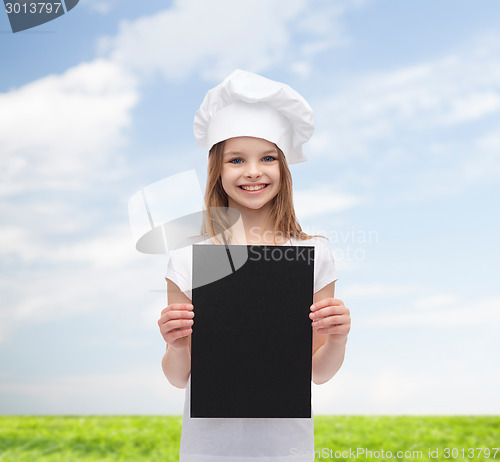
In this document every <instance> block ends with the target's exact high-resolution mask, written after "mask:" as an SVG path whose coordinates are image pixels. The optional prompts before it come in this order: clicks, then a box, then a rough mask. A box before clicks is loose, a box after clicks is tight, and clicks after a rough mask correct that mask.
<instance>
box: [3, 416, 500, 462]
mask: <svg viewBox="0 0 500 462" xmlns="http://www.w3.org/2000/svg"><path fill="white" fill-rule="evenodd" d="M181 423H182V417H178V416H130V417H128V416H36V417H29V416H3V417H0V461H1V462H23V461H26V462H27V461H29V462H39V461H42V462H78V461H83V460H85V461H99V462H101V461H102V462H107V461H114V462H118V461H127V462H134V461H147V462H155V461H161V462H170V461H172V462H174V461H178V453H179V441H180V435H181ZM314 425H315V444H316V451H317V457H316V460H318V461H321V460H325V461H326V460H352V459H353V457H351V458H348V457H342V456H341V455H340V457H339V454H337V457H336V456H335V452H336V451H340V452H342V451H347V452H348V451H349V449H350V450H351V451H352V452H351V454H352V453H355V454H357V451H358V448H360V449H361V448H362V449H367V450H371V451H373V455H372V456H371V457H366V456H363V455H358V454H357V455H358V457H356V458H354V459H355V460H360V461H364V460H376V461H380V460H389V459H387V458H382V457H381V456H380V455H378V457H377V454H376V453H375V451H381V450H384V451H385V452H387V451H391V452H392V453H393V457H392V460H402V461H406V460H419V461H432V460H450V461H458V460H469V461H472V460H485V459H486V458H485V457H484V454H482V455H481V456H479V457H478V455H477V451H476V452H475V454H474V456H475V457H474V458H467V457H466V458H465V459H464V458H463V457H462V453H461V451H460V452H459V454H458V457H456V458H453V457H451V456H450V457H449V458H446V457H445V452H444V448H457V449H459V450H461V449H462V448H465V449H466V450H467V449H468V448H481V447H482V448H484V447H487V448H493V447H499V446H500V417H495V416H491V417H488V416H478V417H421V416H383V417H371V416H370V417H365V416H315V418H314ZM429 448H431V449H432V450H436V449H439V457H438V458H437V459H435V458H429V455H428V452H429ZM400 450H402V451H422V457H419V456H418V455H415V456H414V457H401V458H397V457H396V453H397V451H400ZM466 456H467V453H466ZM490 459H492V460H498V461H499V462H500V450H499V451H498V453H497V454H496V458H495V459H493V451H492V452H491V453H490ZM292 460H293V459H292Z"/></svg>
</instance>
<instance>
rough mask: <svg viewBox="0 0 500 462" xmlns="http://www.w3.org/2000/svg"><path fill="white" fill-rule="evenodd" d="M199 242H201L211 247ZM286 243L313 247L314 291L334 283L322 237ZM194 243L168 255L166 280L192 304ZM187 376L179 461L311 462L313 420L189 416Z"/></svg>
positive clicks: (333, 265)
mask: <svg viewBox="0 0 500 462" xmlns="http://www.w3.org/2000/svg"><path fill="white" fill-rule="evenodd" d="M210 243H211V242H210V241H202V242H200V243H199V244H210ZM284 245H288V246H289V245H304V246H311V245H313V246H314V248H315V249H314V254H315V255H314V293H316V292H318V291H319V290H321V289H322V288H323V287H325V286H326V285H327V284H330V283H331V282H333V281H336V280H337V272H336V270H335V263H334V260H333V253H332V251H331V249H330V247H329V245H328V244H327V242H326V241H325V240H324V239H322V238H312V239H308V240H302V241H301V240H298V239H295V238H293V237H292V238H291V243H290V241H288V242H287V243H286V244H284ZM192 255H193V247H192V245H190V246H187V247H183V248H181V249H178V250H174V251H172V252H170V259H169V262H168V267H167V274H166V276H165V278H166V279H170V280H171V281H172V282H174V283H175V284H177V286H178V287H179V288H180V289H181V290H182V292H184V294H186V296H187V297H188V298H189V299H190V300H191V299H192V295H191V283H192ZM190 387H191V377H190V378H189V380H188V383H187V386H186V394H185V401H184V416H183V420H182V434H181V445H180V452H179V462H218V461H224V460H225V461H228V462H229V461H230V462H250V461H252V462H253V461H256V462H290V461H298V462H311V461H313V460H314V428H313V418H312V416H311V417H309V418H231V419H229V418H204V419H200V418H194V419H192V418H191V417H190V396H191V392H190Z"/></svg>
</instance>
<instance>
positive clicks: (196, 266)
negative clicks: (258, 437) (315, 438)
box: [191, 245, 314, 418]
mask: <svg viewBox="0 0 500 462" xmlns="http://www.w3.org/2000/svg"><path fill="white" fill-rule="evenodd" d="M242 252H248V259H247V260H246V262H245V263H244V264H243V265H242V266H241V264H240V265H236V266H235V265H234V262H233V261H232V260H233V259H232V258H231V257H230V255H236V253H237V254H238V255H239V256H240V257H241V254H242ZM240 261H241V258H240ZM221 262H225V265H224V264H221ZM224 266H225V267H226V268H228V269H227V271H226V273H225V274H228V275H227V276H225V277H222V278H220V279H218V280H216V281H214V282H210V283H208V284H204V282H206V281H207V279H208V280H210V277H209V276H210V275H211V274H215V273H217V271H218V270H219V271H220V268H221V267H224ZM235 268H236V269H235ZM212 280H213V278H212ZM201 284H204V285H201ZM313 284H314V247H312V246H256V245H254V246H234V245H227V246H224V245H193V290H192V295H193V298H192V300H193V306H194V313H195V317H194V325H193V332H192V337H191V417H203V418H215V417H225V418H232V417H283V418H303V417H311V365H312V359H311V354H312V327H311V320H310V318H309V313H310V309H309V307H310V306H311V304H312V302H313V287H314V285H313Z"/></svg>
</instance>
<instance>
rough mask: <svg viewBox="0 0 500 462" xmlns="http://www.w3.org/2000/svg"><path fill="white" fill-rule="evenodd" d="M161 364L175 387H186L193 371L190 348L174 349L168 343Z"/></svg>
mask: <svg viewBox="0 0 500 462" xmlns="http://www.w3.org/2000/svg"><path fill="white" fill-rule="evenodd" d="M161 366H162V369H163V373H164V374H165V377H167V379H168V381H169V382H170V383H171V384H172V385H173V386H174V387H177V388H186V385H187V382H188V379H189V374H190V373H191V354H190V353H189V348H181V349H174V348H171V347H169V346H168V345H167V351H166V353H165V355H164V356H163V359H162V361H161Z"/></svg>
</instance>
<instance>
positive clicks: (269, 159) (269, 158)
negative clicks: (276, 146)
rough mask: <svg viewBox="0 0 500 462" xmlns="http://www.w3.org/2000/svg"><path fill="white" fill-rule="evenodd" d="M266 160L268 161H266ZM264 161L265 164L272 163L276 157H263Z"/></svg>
mask: <svg viewBox="0 0 500 462" xmlns="http://www.w3.org/2000/svg"><path fill="white" fill-rule="evenodd" d="M266 159H268V160H266ZM264 160H265V161H266V162H272V161H273V160H276V157H273V156H266V157H264Z"/></svg>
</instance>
